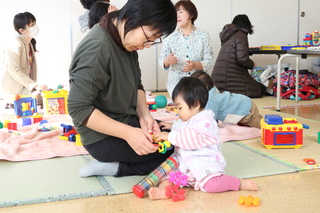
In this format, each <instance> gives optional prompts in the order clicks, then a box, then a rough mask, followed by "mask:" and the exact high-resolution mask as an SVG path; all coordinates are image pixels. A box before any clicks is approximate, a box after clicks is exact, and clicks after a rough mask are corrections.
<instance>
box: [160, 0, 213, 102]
mask: <svg viewBox="0 0 320 213" xmlns="http://www.w3.org/2000/svg"><path fill="white" fill-rule="evenodd" d="M175 8H176V11H177V21H178V22H177V26H178V27H177V29H176V30H175V31H174V32H173V33H172V34H171V35H170V36H168V37H167V38H166V39H164V42H163V47H162V53H161V55H160V59H159V65H160V66H161V67H162V68H163V69H165V70H169V74H168V80H167V84H166V86H167V91H168V93H169V95H170V96H171V93H172V91H173V88H174V87H175V86H176V84H177V83H178V82H179V80H180V79H181V78H182V77H184V76H190V75H191V74H192V73H193V72H195V71H197V70H203V71H205V72H206V71H211V70H212V68H213V65H214V61H213V51H212V46H211V40H210V36H209V33H208V32H206V31H204V30H202V29H199V28H197V27H195V26H194V22H195V20H196V19H197V17H198V12H197V8H196V7H195V5H194V4H193V3H192V2H191V1H179V2H177V3H176V4H175Z"/></svg>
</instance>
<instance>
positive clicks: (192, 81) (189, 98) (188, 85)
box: [172, 77, 208, 110]
mask: <svg viewBox="0 0 320 213" xmlns="http://www.w3.org/2000/svg"><path fill="white" fill-rule="evenodd" d="M178 96H180V97H181V98H182V99H183V100H184V102H186V104H187V105H188V107H189V108H190V109H192V108H195V107H197V106H198V104H199V105H200V110H202V109H204V108H205V106H206V104H207V101H208V90H207V88H206V86H205V85H204V84H203V83H202V82H201V80H199V79H198V78H190V77H183V78H181V80H180V81H179V82H178V84H177V85H176V86H175V88H174V89H173V92H172V101H173V102H175V100H176V99H177V97H178Z"/></svg>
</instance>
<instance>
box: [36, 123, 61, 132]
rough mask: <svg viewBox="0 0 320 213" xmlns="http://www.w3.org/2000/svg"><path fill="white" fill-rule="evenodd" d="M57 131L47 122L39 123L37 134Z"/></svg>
mask: <svg viewBox="0 0 320 213" xmlns="http://www.w3.org/2000/svg"><path fill="white" fill-rule="evenodd" d="M43 121H47V120H43ZM55 129H58V127H56V126H52V125H51V124H50V123H48V121H47V122H42V123H41V122H40V125H39V126H38V131H39V132H49V131H52V130H55Z"/></svg>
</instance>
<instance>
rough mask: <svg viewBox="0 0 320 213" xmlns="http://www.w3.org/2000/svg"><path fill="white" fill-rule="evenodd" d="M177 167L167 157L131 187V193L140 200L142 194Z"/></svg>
mask: <svg viewBox="0 0 320 213" xmlns="http://www.w3.org/2000/svg"><path fill="white" fill-rule="evenodd" d="M176 167H178V163H177V161H176V160H175V159H173V158H171V157H169V158H167V159H166V160H165V161H164V162H163V163H162V164H160V166H158V167H157V168H156V169H155V170H153V171H152V172H151V173H150V174H148V175H147V176H146V177H145V178H143V179H142V180H141V181H140V182H139V183H138V184H136V185H134V186H133V187H132V191H133V193H134V194H135V195H136V196H137V197H140V198H142V197H143V196H144V193H145V192H146V191H148V190H149V189H150V187H152V186H155V185H157V184H158V183H159V182H160V181H161V180H162V178H164V177H166V176H168V175H169V172H171V171H172V170H173V169H174V168H176Z"/></svg>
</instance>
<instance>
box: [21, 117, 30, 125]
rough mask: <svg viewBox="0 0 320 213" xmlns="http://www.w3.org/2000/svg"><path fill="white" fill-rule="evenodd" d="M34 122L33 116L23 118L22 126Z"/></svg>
mask: <svg viewBox="0 0 320 213" xmlns="http://www.w3.org/2000/svg"><path fill="white" fill-rule="evenodd" d="M31 124H32V119H31V118H22V126H28V125H31Z"/></svg>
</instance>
